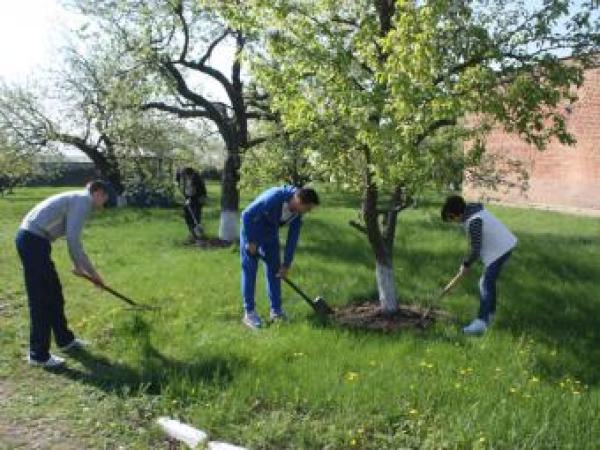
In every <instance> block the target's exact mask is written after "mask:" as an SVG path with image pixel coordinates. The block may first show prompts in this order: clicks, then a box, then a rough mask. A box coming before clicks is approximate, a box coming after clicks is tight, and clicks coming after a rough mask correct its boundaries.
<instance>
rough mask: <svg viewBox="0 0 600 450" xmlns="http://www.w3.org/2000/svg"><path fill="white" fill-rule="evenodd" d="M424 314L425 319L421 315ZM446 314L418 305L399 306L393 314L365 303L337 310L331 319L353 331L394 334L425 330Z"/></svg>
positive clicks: (371, 303) (373, 304) (445, 316)
mask: <svg viewBox="0 0 600 450" xmlns="http://www.w3.org/2000/svg"><path fill="white" fill-rule="evenodd" d="M425 313H426V315H425V317H423V315H424V314H425ZM447 317H448V314H447V313H445V312H444V311H441V310H439V309H435V308H434V309H430V310H428V308H427V307H422V306H419V305H399V306H398V311H396V312H394V313H391V314H390V313H386V312H383V311H382V310H381V308H380V306H379V304H378V303H373V302H365V303H360V304H352V305H348V306H344V307H342V308H338V309H336V311H335V314H333V315H332V319H333V320H334V321H335V322H337V323H338V324H340V325H342V326H344V327H348V328H354V329H362V330H372V331H383V332H394V331H399V330H403V329H404V330H405V329H410V328H416V329H421V330H422V329H425V328H428V327H429V326H431V325H433V323H434V322H435V321H436V320H437V319H438V318H447Z"/></svg>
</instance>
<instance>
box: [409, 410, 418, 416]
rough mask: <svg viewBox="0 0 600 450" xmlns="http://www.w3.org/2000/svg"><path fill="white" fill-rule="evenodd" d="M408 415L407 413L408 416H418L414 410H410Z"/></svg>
mask: <svg viewBox="0 0 600 450" xmlns="http://www.w3.org/2000/svg"><path fill="white" fill-rule="evenodd" d="M408 413H409V414H410V415H412V416H414V415H416V414H419V411H417V410H416V409H411V410H410V411H409V412H408Z"/></svg>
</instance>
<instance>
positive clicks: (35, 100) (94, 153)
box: [0, 42, 181, 194]
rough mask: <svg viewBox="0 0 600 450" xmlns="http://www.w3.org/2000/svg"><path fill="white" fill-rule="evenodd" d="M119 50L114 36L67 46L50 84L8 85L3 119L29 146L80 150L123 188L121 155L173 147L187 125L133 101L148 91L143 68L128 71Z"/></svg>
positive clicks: (0, 98) (0, 112)
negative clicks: (145, 109)
mask: <svg viewBox="0 0 600 450" xmlns="http://www.w3.org/2000/svg"><path fill="white" fill-rule="evenodd" d="M115 50H116V49H115V48H114V47H112V46H111V45H110V42H108V43H106V42H105V43H104V44H103V47H102V48H100V47H98V46H93V45H90V46H89V47H88V49H87V50H86V55H82V54H81V53H79V52H78V51H76V50H74V49H72V48H71V49H66V50H65V51H64V61H63V63H64V64H63V68H62V69H60V70H58V71H55V72H54V73H53V77H52V79H50V80H46V84H47V85H46V86H45V89H42V88H32V87H24V86H6V85H5V86H3V87H2V88H1V90H0V125H1V126H2V127H3V128H4V129H5V130H7V132H9V133H10V134H11V136H12V139H13V140H14V141H15V142H17V143H18V145H19V146H21V147H23V148H30V149H34V148H37V149H39V150H47V149H52V150H58V149H60V148H61V147H64V146H70V147H74V148H76V149H78V150H80V151H81V152H82V153H84V154H85V155H86V156H87V157H88V158H90V160H92V162H93V163H94V165H95V166H96V168H97V169H98V171H99V173H100V174H101V176H102V177H103V178H104V179H106V180H108V181H110V182H111V184H112V185H113V187H114V188H115V190H116V191H117V193H118V194H121V193H122V192H123V190H124V184H123V174H122V170H121V167H120V159H121V158H123V157H127V156H134V155H138V154H139V153H140V152H142V153H143V152H145V153H146V154H148V153H164V152H168V151H170V149H171V148H172V140H173V135H172V133H173V131H174V130H179V129H181V126H180V124H177V123H176V121H175V120H165V117H160V116H159V115H158V114H156V113H154V114H142V112H141V111H140V110H139V107H138V106H135V107H134V106H132V103H133V102H139V98H140V96H142V95H145V92H144V91H143V89H142V87H140V86H137V85H136V83H135V80H136V79H139V68H138V69H136V68H133V69H130V70H129V71H126V72H125V71H122V70H121V68H120V66H119V63H120V62H121V58H122V55H119V54H118V53H117V52H116V51H115ZM39 81H40V82H41V81H42V80H39ZM136 105H137V104H136Z"/></svg>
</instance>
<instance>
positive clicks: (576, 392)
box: [573, 391, 581, 395]
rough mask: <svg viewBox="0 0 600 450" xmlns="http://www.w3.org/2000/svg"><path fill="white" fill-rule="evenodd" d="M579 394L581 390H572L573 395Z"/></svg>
mask: <svg viewBox="0 0 600 450" xmlns="http://www.w3.org/2000/svg"><path fill="white" fill-rule="evenodd" d="M579 394H581V392H579V391H573V395H579Z"/></svg>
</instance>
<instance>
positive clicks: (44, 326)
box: [15, 230, 75, 362]
mask: <svg viewBox="0 0 600 450" xmlns="http://www.w3.org/2000/svg"><path fill="white" fill-rule="evenodd" d="M15 243H16V246H17V251H18V252H19V256H20V257H21V262H22V263H23V273H24V275H25V287H26V290H27V298H28V300H29V319H30V328H29V330H30V331H29V355H30V356H31V358H32V359H35V360H36V361H41V362H44V361H46V360H48V358H49V357H50V333H51V332H54V340H55V341H56V345H58V346H59V347H63V346H65V345H67V344H70V343H71V342H72V341H73V339H75V335H74V334H73V332H72V331H71V330H69V327H68V325H67V318H66V317H65V310H64V305H65V300H64V297H63V293H62V286H61V284H60V280H59V278H58V274H57V273H56V268H55V267H54V263H53V262H52V259H51V252H52V247H51V245H50V241H48V240H47V239H44V238H41V237H39V236H37V235H35V234H33V233H30V232H29V231H25V230H19V232H18V233H17V237H16V239H15Z"/></svg>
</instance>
